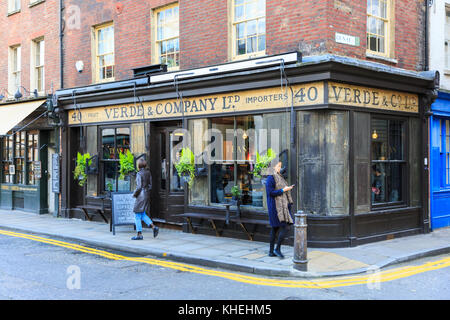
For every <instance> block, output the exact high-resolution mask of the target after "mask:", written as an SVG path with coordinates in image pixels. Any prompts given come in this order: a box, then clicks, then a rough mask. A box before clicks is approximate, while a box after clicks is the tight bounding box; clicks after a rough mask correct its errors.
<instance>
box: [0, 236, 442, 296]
mask: <svg viewBox="0 0 450 320" xmlns="http://www.w3.org/2000/svg"><path fill="white" fill-rule="evenodd" d="M0 234H1V235H5V236H10V237H16V238H22V239H28V240H33V241H38V242H41V243H46V244H51V245H54V246H58V247H63V248H67V249H72V250H77V251H81V252H84V253H88V254H95V255H97V256H101V257H104V258H107V259H111V260H124V261H134V262H141V263H147V264H150V265H155V266H160V267H164V268H171V269H175V270H179V271H185V272H193V273H197V274H203V275H209V276H215V277H221V278H225V279H229V280H234V281H238V282H243V283H249V284H256V285H263V286H274V287H285V288H309V289H325V288H335V287H344V286H353V285H359V284H366V285H369V284H370V285H374V286H375V285H376V284H377V283H381V282H386V281H392V280H396V279H399V278H405V277H409V276H412V275H415V274H419V273H423V272H427V271H432V270H437V269H441V268H445V267H448V266H450V257H448V258H444V259H441V260H438V261H432V262H427V263H425V264H422V265H419V266H406V267H401V268H395V269H391V270H386V271H378V272H374V273H366V274H362V275H359V276H350V277H339V278H321V279H309V280H282V279H269V278H261V277H256V276H247V275H243V274H238V273H231V272H224V271H219V270H214V269H206V268H201V267H196V266H193V265H188V264H184V263H178V262H171V261H165V260H158V259H152V258H139V257H126V256H122V255H119V254H113V253H110V252H107V251H103V250H97V249H94V248H89V247H85V246H81V245H77V244H73V243H69V242H63V241H58V240H53V239H49V238H43V237H38V236H34V235H30V234H24V233H17V232H12V231H6V230H0Z"/></svg>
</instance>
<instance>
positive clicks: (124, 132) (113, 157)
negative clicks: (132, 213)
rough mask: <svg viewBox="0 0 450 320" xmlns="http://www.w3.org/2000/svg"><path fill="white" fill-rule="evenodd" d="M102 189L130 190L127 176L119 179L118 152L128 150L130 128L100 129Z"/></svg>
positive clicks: (113, 190) (124, 152)
mask: <svg viewBox="0 0 450 320" xmlns="http://www.w3.org/2000/svg"><path fill="white" fill-rule="evenodd" d="M101 136H102V162H103V190H105V191H112V192H115V191H130V190H131V181H130V178H129V177H125V180H119V159H120V157H119V154H120V153H123V154H126V152H127V150H130V128H108V129H103V130H102V135H101Z"/></svg>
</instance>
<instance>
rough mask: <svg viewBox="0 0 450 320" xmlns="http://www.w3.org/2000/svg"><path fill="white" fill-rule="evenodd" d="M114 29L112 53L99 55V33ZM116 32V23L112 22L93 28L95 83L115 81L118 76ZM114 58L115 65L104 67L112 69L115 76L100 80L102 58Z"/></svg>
mask: <svg viewBox="0 0 450 320" xmlns="http://www.w3.org/2000/svg"><path fill="white" fill-rule="evenodd" d="M109 27H112V28H113V31H112V32H113V35H112V51H110V52H106V53H103V54H101V55H99V53H98V46H99V44H98V33H99V31H100V30H103V29H106V28H109ZM114 34H115V30H114V22H112V21H110V22H107V23H103V24H101V25H97V26H94V27H92V82H93V83H102V82H110V81H115V76H116V63H115V56H116V54H115V36H114ZM111 54H112V56H113V63H112V64H109V65H105V66H104V67H105V68H107V67H112V72H113V76H112V77H109V78H105V79H100V58H101V56H106V55H111Z"/></svg>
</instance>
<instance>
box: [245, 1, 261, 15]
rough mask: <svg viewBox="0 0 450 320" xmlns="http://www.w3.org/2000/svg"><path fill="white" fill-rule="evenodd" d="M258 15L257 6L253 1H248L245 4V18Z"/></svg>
mask: <svg viewBox="0 0 450 320" xmlns="http://www.w3.org/2000/svg"><path fill="white" fill-rule="evenodd" d="M257 15H258V8H257V6H256V2H255V1H248V2H247V3H246V4H245V18H247V19H251V18H255V17H257Z"/></svg>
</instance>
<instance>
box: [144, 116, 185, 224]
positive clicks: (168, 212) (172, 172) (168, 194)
mask: <svg viewBox="0 0 450 320" xmlns="http://www.w3.org/2000/svg"><path fill="white" fill-rule="evenodd" d="M177 128H179V127H178V126H157V125H153V124H152V130H151V141H152V142H151V146H150V159H151V160H150V166H151V167H150V169H151V173H152V199H151V210H152V212H153V214H152V217H153V218H157V219H159V220H162V221H163V222H166V223H176V224H181V223H182V221H183V220H182V218H180V217H176V216H175V215H176V214H179V213H183V212H184V185H183V183H182V182H181V180H180V178H179V176H178V174H177V171H176V169H175V166H174V164H173V163H172V162H171V156H170V155H171V154H172V149H173V148H174V147H175V145H177V144H178V143H180V142H181V141H182V140H181V139H182V137H180V136H177V137H174V134H173V131H174V130H176V129H177Z"/></svg>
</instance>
